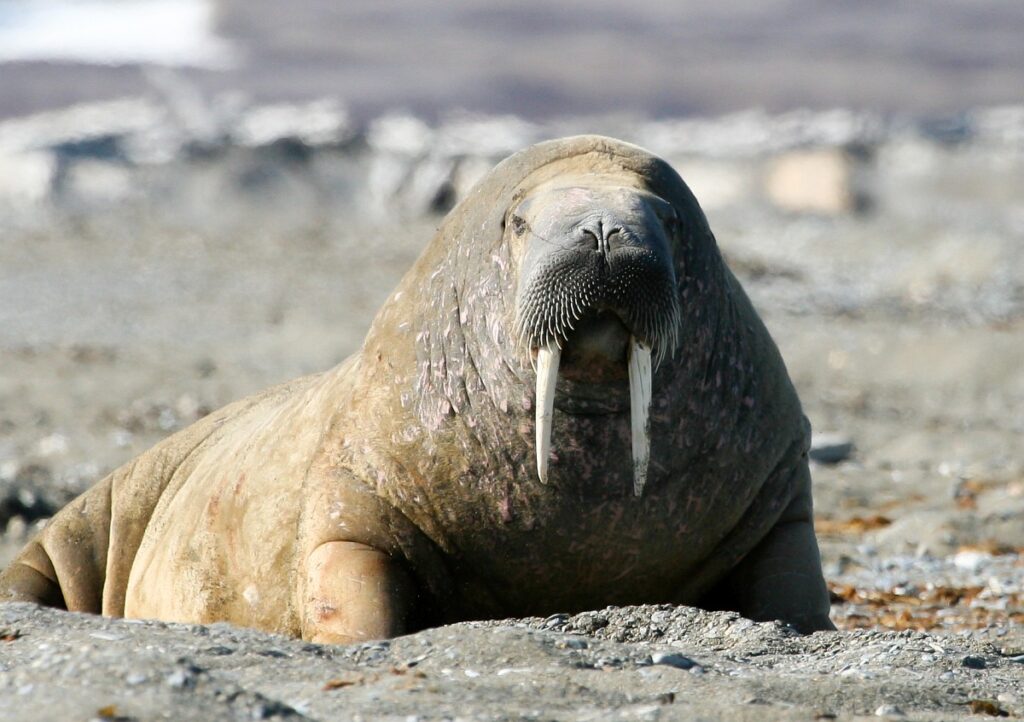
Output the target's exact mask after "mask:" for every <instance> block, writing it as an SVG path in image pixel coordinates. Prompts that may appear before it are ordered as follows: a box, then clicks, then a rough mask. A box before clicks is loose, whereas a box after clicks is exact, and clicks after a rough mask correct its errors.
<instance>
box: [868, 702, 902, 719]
mask: <svg viewBox="0 0 1024 722" xmlns="http://www.w3.org/2000/svg"><path fill="white" fill-rule="evenodd" d="M903 716H905V715H904V714H903V710H901V709H900V708H899V707H897V706H896V705H894V704H883V705H880V706H879V707H878V709H876V710H875V717H903Z"/></svg>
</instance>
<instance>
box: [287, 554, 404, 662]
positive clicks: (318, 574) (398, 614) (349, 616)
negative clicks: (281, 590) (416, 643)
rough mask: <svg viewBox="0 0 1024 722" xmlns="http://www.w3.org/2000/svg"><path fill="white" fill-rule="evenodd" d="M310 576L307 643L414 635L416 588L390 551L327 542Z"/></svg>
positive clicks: (313, 559) (312, 559) (314, 557)
mask: <svg viewBox="0 0 1024 722" xmlns="http://www.w3.org/2000/svg"><path fill="white" fill-rule="evenodd" d="M305 572H306V573H305V584H304V595H303V597H304V598H303V600H302V610H301V614H302V638H303V639H308V640H310V641H313V642H318V643H321V644H352V643H354V642H365V641H366V640H369V639H387V638H390V637H397V636H398V635H400V634H404V633H405V632H407V631H408V629H407V628H406V624H407V619H408V617H409V613H410V609H411V606H412V603H413V598H414V596H415V591H414V586H413V583H412V580H411V579H410V577H409V575H408V573H407V572H406V571H405V569H404V568H403V567H402V566H401V564H400V563H399V562H397V561H396V560H394V559H393V558H392V557H391V556H390V555H388V554H387V553H385V552H382V551H380V550H379V549H374V548H373V547H371V546H367V545H366V544H360V543H358V542H347V541H332V542H326V543H324V544H321V545H320V546H318V547H317V548H316V549H314V550H313V552H312V553H311V554H310V555H309V558H308V560H307V562H306V570H305Z"/></svg>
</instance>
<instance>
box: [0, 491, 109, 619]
mask: <svg viewBox="0 0 1024 722" xmlns="http://www.w3.org/2000/svg"><path fill="white" fill-rule="evenodd" d="M109 528H110V477H108V478H107V479H105V480H104V481H102V482H100V483H99V484H97V485H96V486H94V487H93V488H91V489H90V490H89V491H87V492H86V493H84V494H82V495H81V496H79V497H78V498H77V499H75V500H74V501H73V502H71V504H69V505H68V506H66V507H65V508H64V509H63V510H61V512H60V513H59V514H58V515H57V516H56V517H54V519H53V520H51V521H50V523H49V524H48V525H47V526H46V528H44V529H43V531H42V532H40V534H39V535H38V536H37V537H36V538H35V539H33V540H32V541H31V542H29V544H28V545H27V546H26V547H25V548H24V549H23V550H22V551H21V553H20V554H19V555H18V556H17V557H16V558H15V559H14V561H13V562H12V563H11V564H10V566H9V567H8V568H7V569H5V570H4V571H3V572H0V600H3V601H19V602H36V603H37V604H45V605H47V606H51V607H60V608H63V609H67V610H69V611H72V612H91V613H93V614H99V613H100V612H101V611H102V604H103V579H104V576H105V570H106V564H107V546H108V544H107V543H108V539H109Z"/></svg>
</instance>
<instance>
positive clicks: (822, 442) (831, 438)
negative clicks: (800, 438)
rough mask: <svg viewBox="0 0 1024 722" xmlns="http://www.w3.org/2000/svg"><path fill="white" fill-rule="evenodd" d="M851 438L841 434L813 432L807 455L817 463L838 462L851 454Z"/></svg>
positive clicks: (852, 446)
mask: <svg viewBox="0 0 1024 722" xmlns="http://www.w3.org/2000/svg"><path fill="white" fill-rule="evenodd" d="M853 449H854V445H853V440H852V439H850V437H848V436H845V435H843V434H835V433H823V434H814V436H813V437H812V438H811V450H810V451H809V452H808V455H809V456H810V457H811V460H812V461H816V462H818V463H819V464H838V463H839V462H840V461H846V460H847V459H849V458H850V456H851V455H852V454H853Z"/></svg>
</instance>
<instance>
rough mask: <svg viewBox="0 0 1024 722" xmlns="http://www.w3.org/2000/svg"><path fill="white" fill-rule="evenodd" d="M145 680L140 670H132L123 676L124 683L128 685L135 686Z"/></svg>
mask: <svg viewBox="0 0 1024 722" xmlns="http://www.w3.org/2000/svg"><path fill="white" fill-rule="evenodd" d="M145 681H146V675H144V674H142V673H141V672H132V673H131V674H129V675H128V676H127V677H125V678H124V682H125V684H127V685H130V686H135V685H137V684H142V683H143V682H145Z"/></svg>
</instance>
